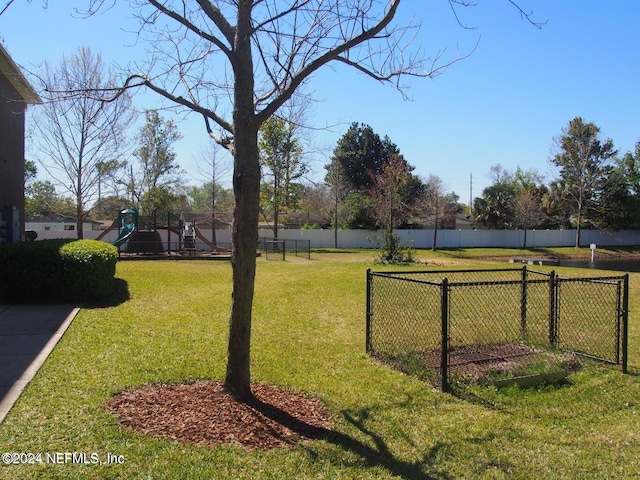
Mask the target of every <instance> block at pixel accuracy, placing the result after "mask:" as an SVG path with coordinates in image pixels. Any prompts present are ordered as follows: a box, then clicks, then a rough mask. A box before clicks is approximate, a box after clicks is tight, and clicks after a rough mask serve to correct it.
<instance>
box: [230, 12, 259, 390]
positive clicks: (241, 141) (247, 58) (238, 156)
mask: <svg viewBox="0 0 640 480" xmlns="http://www.w3.org/2000/svg"><path fill="white" fill-rule="evenodd" d="M250 18H251V2H239V11H238V26H237V27H236V28H237V31H236V34H235V42H234V61H233V68H234V74H235V85H234V110H233V128H234V132H233V133H234V140H233V161H234V172H233V193H234V196H235V207H234V215H233V216H234V222H233V230H232V242H233V247H232V250H233V251H232V256H231V265H232V269H233V293H232V297H231V316H230V319H229V343H228V348H227V372H226V377H225V381H224V388H225V389H226V390H227V391H228V392H229V393H230V394H232V395H233V396H234V397H235V398H237V399H239V400H243V401H246V400H250V399H251V398H252V397H253V395H252V393H251V372H250V364H251V359H250V343H251V316H252V305H253V292H254V283H255V272H256V249H257V246H258V215H259V206H260V205H259V203H260V162H259V157H258V126H257V121H256V119H255V114H254V105H253V90H254V84H253V82H254V80H253V62H252V58H251V43H250V40H251V35H250V30H251V24H250Z"/></svg>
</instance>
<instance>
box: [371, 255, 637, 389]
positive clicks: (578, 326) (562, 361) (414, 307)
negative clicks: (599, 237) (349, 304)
mask: <svg viewBox="0 0 640 480" xmlns="http://www.w3.org/2000/svg"><path fill="white" fill-rule="evenodd" d="M627 299H628V275H624V276H619V277H594V278H564V277H558V276H556V274H555V272H550V273H544V272H537V271H534V270H529V269H527V267H526V266H525V267H523V268H516V269H514V268H508V269H494V270H458V271H455V270H454V271H452V270H446V271H445V270H440V271H416V272H407V271H404V272H372V271H370V270H369V271H367V328H366V348H367V351H368V352H369V353H370V354H371V355H373V356H375V357H377V358H379V359H381V360H382V361H386V362H389V363H391V364H394V365H396V366H398V367H399V368H401V369H403V370H405V371H408V372H410V373H411V372H419V373H420V374H421V375H424V376H426V377H427V378H428V379H429V380H431V381H433V382H434V383H436V384H437V385H440V386H441V387H442V389H443V390H448V389H449V388H450V385H451V381H452V378H454V377H455V378H467V379H468V378H471V379H475V380H477V381H487V380H491V379H494V378H500V379H502V380H504V379H508V378H509V377H520V376H532V375H534V374H540V373H544V372H547V373H549V372H551V373H553V372H554V371H555V370H558V371H562V370H564V369H566V368H567V367H568V363H570V362H571V361H572V358H574V357H573V356H567V355H564V354H563V352H572V353H575V354H580V355H586V356H589V357H592V358H596V359H599V360H602V361H606V362H610V363H615V364H622V369H623V371H625V372H626V357H627V355H626V349H627V347H626V332H627V328H628V315H627V305H628V300H627Z"/></svg>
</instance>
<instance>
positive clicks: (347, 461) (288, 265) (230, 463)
mask: <svg viewBox="0 0 640 480" xmlns="http://www.w3.org/2000/svg"><path fill="white" fill-rule="evenodd" d="M483 250H484V249H483ZM417 256H418V257H419V258H423V259H424V260H427V261H428V262H431V263H440V264H441V263H444V264H446V265H452V266H458V265H460V266H466V267H470V266H471V267H490V266H504V263H491V262H487V261H481V260H475V259H471V258H469V257H471V256H473V255H471V254H468V255H465V256H466V257H467V258H459V257H460V255H456V256H454V255H453V254H452V253H451V252H436V253H433V252H429V251H421V252H417ZM481 256H497V255H491V254H489V255H485V254H484V253H483V254H482V255H481ZM374 258H375V253H373V252H372V251H363V252H339V251H324V252H322V253H317V252H316V253H313V254H312V260H311V261H309V260H304V259H299V258H295V257H291V258H289V259H288V260H287V261H286V262H281V261H266V260H264V259H259V260H258V273H257V280H256V281H257V284H256V297H255V306H254V323H253V340H252V374H253V379H254V381H256V382H264V383H270V384H275V385H278V386H281V387H285V388H287V389H290V390H292V391H295V392H300V393H304V394H308V395H312V396H317V397H319V398H321V399H322V400H323V402H324V403H325V404H326V406H327V407H328V409H329V410H330V411H331V412H332V414H333V422H332V424H331V426H330V428H331V429H332V430H333V431H334V432H335V433H336V434H335V435H332V436H330V437H329V438H327V439H323V440H317V441H312V442H306V443H304V444H301V445H299V446H298V447H296V448H294V449H291V450H289V449H281V450H272V451H268V452H263V451H248V450H244V449H241V448H236V447H230V446H220V447H199V446H190V445H184V444H180V443H176V442H172V441H170V440H157V439H151V438H149V437H146V436H144V435H141V434H137V433H132V432H131V431H129V430H127V429H124V428H121V427H119V426H118V425H117V422H116V419H115V417H114V416H113V415H112V414H110V413H109V412H107V411H106V410H105V404H106V402H107V401H108V399H109V398H110V397H111V396H112V395H114V394H115V393H118V392H120V391H122V390H124V389H126V388H127V387H130V386H138V385H142V384H146V383H150V382H171V383H174V382H186V381H193V380H196V379H206V378H211V379H216V380H221V379H222V378H223V375H224V370H225V352H226V330H227V322H228V314H229V308H230V307H229V300H230V294H231V281H230V280H231V267H230V265H229V263H226V262H212V261H203V260H194V261H180V262H176V261H127V262H119V263H118V266H117V277H118V278H119V279H121V280H122V281H123V282H126V287H127V288H128V292H129V294H128V297H129V298H128V299H126V300H125V299H121V301H120V302H114V303H115V304H114V305H112V306H105V307H100V308H84V309H82V310H81V312H80V313H79V315H78V316H77V317H76V319H75V320H74V322H73V323H72V325H71V327H70V328H69V330H68V331H67V333H66V334H65V336H64V337H63V338H62V340H61V341H60V343H59V344H58V346H57V347H56V349H55V350H54V352H53V353H52V354H51V356H50V357H49V358H48V360H47V361H46V362H45V364H44V365H43V367H42V369H41V370H40V372H39V373H38V374H37V376H36V377H35V379H34V380H33V382H32V383H31V384H30V385H29V387H28V388H27V389H26V391H25V393H24V394H23V396H22V397H21V398H20V399H19V401H18V403H17V404H16V406H15V407H14V409H13V410H12V411H11V412H10V413H9V415H8V416H7V418H6V419H5V421H4V423H3V424H2V425H0V444H1V445H2V451H3V452H31V453H36V452H43V453H44V452H49V453H53V452H87V453H91V452H96V453H98V454H99V455H100V456H101V458H104V457H105V456H106V454H107V453H110V454H112V455H118V456H122V457H123V459H124V463H122V464H111V465H78V464H62V465H51V464H45V465H21V466H6V465H0V478H7V479H14V478H74V479H75V478H162V479H164V478H171V479H173V478H180V479H183V478H194V479H196V478H197V479H201V478H220V479H225V478H247V479H249V478H250V479H256V478H260V479H262V478H268V479H288V478H296V479H299V478H303V479H307V478H326V479H351V478H353V479H368V478H370V479H378V478H415V479H422V478H436V479H450V478H491V479H494V478H505V479H507V478H508V479H514V478H515V479H518V478H521V479H530V478H594V479H599V478H617V479H619V478H637V477H638V476H640V327H639V325H638V319H639V318H640V274H631V295H630V297H631V300H630V342H629V354H630V358H629V364H630V372H631V373H630V374H629V375H622V374H621V373H620V371H619V368H615V367H608V366H601V365H598V364H591V363H590V364H588V365H587V368H584V369H583V370H581V371H580V372H578V373H576V374H573V375H572V376H571V377H570V382H569V383H567V384H564V385H551V386H549V385H547V386H541V387H536V388H529V389H518V388H516V387H509V388H505V389H496V388H494V387H474V388H472V389H470V390H469V391H468V392H467V394H466V395H464V398H461V397H456V396H453V395H450V394H445V393H442V392H440V391H438V390H436V389H434V388H432V387H431V386H430V385H427V384H426V383H423V382H420V381H418V380H416V379H415V378H412V377H409V376H405V375H403V374H400V373H398V372H396V371H394V370H392V369H390V368H387V367H385V366H383V365H380V364H377V363H376V362H374V361H372V360H371V359H370V358H368V356H367V355H366V354H365V349H364V342H365V270H366V269H367V268H369V267H371V268H374V269H381V268H382V267H377V266H375V265H373V260H374ZM384 268H392V267H384ZM397 268H398V267H395V269H397ZM402 268H413V267H402ZM421 268H442V266H441V265H438V266H432V265H427V266H426V267H425V266H422V267H421ZM558 270H561V271H562V272H563V273H570V274H575V273H576V271H575V269H574V270H570V269H558ZM590 273H591V274H593V273H594V271H590Z"/></svg>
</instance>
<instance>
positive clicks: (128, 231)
mask: <svg viewBox="0 0 640 480" xmlns="http://www.w3.org/2000/svg"><path fill="white" fill-rule="evenodd" d="M134 231H135V228H134V224H133V223H125V224H124V225H122V230H120V235H118V238H116V240H115V242H113V244H114V245H115V246H116V247H119V246H120V245H122V244H123V243H124V242H126V241H127V240H129V237H130V236H131V235H132V234H133V232H134Z"/></svg>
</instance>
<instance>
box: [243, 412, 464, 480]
mask: <svg viewBox="0 0 640 480" xmlns="http://www.w3.org/2000/svg"><path fill="white" fill-rule="evenodd" d="M251 405H252V406H253V407H254V408H255V409H256V410H258V411H259V412H260V413H262V414H263V415H264V416H265V417H268V418H270V419H271V420H273V421H275V422H278V423H279V424H281V425H283V426H285V427H287V428H288V429H290V430H291V431H293V432H295V433H297V434H298V435H300V436H302V437H304V438H307V439H310V440H324V441H326V442H329V443H332V444H333V445H336V446H338V447H340V448H341V449H343V450H345V451H347V452H351V453H353V454H355V455H357V456H358V457H360V458H361V459H362V460H363V461H364V462H365V463H366V465H367V467H381V468H384V469H386V470H387V471H389V472H390V473H391V474H393V475H395V476H398V477H400V478H406V479H416V480H428V479H436V478H437V479H449V478H453V477H451V476H449V475H446V474H442V473H439V474H438V476H437V477H432V476H430V475H428V474H426V473H425V468H428V467H429V465H430V464H431V463H432V460H433V458H435V456H436V454H437V453H438V451H439V450H441V449H442V448H444V447H445V446H446V445H445V444H442V443H438V444H437V445H435V446H434V447H433V448H431V449H430V450H429V452H428V453H427V454H426V455H424V456H423V458H422V459H421V460H418V461H415V462H407V461H403V460H400V459H398V458H396V457H395V456H394V455H393V453H392V452H391V450H390V449H389V447H388V446H387V444H386V442H385V441H384V438H383V437H382V436H381V435H379V434H378V433H376V432H375V431H373V430H371V429H370V428H368V427H367V426H366V421H367V419H368V418H369V416H370V413H369V409H366V408H363V409H360V410H358V411H357V412H349V411H343V412H342V416H343V418H344V419H345V420H346V421H347V422H348V423H349V424H351V425H353V426H354V427H356V428H357V429H358V430H359V431H360V432H362V433H363V434H365V435H366V436H367V437H369V438H370V439H371V441H372V442H373V444H374V445H375V446H370V445H367V444H366V443H364V442H362V441H360V440H358V439H356V438H353V437H351V436H349V435H347V434H345V433H342V432H338V431H336V430H331V429H328V428H324V427H317V426H314V425H310V424H308V423H305V422H303V421H301V420H299V419H297V418H295V417H294V416H292V415H290V414H289V413H287V412H285V411H283V410H281V409H280V408H278V407H275V406H273V405H270V404H268V403H265V402H262V401H260V400H257V399H256V400H255V401H252V402H251Z"/></svg>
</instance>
